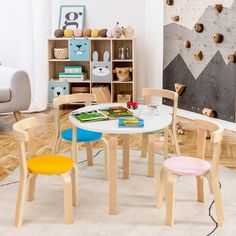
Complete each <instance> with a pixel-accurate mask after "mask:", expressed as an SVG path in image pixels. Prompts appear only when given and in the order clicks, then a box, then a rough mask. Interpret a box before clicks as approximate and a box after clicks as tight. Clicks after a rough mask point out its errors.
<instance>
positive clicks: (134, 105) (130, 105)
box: [127, 102, 138, 109]
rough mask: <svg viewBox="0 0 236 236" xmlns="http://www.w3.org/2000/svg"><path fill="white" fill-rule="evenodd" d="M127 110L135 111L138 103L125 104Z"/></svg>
mask: <svg viewBox="0 0 236 236" xmlns="http://www.w3.org/2000/svg"><path fill="white" fill-rule="evenodd" d="M127 108H129V109H130V108H132V109H137V108H138V103H137V102H127Z"/></svg>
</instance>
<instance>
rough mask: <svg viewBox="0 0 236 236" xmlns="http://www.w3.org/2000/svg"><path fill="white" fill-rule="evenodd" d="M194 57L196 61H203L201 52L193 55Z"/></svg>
mask: <svg viewBox="0 0 236 236" xmlns="http://www.w3.org/2000/svg"><path fill="white" fill-rule="evenodd" d="M194 57H195V59H196V60H197V61H201V60H202V59H203V54H202V51H197V52H196V53H195V54H194Z"/></svg>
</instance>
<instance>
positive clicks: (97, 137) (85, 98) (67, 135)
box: [53, 93, 108, 179]
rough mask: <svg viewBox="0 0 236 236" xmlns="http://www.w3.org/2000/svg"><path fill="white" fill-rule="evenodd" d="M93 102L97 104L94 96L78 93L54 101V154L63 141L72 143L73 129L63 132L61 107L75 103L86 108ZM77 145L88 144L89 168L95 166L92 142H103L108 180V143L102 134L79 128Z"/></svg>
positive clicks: (77, 130)
mask: <svg viewBox="0 0 236 236" xmlns="http://www.w3.org/2000/svg"><path fill="white" fill-rule="evenodd" d="M92 102H96V96H95V95H94V94H88V93H77V94H69V95H64V96H59V97H56V98H54V99H53V107H54V117H55V142H54V146H53V154H55V153H56V152H57V150H58V148H59V145H60V141H61V140H62V139H64V140H67V141H69V142H72V137H73V129H72V128H69V129H65V130H62V131H61V124H60V106H62V105H66V104H73V103H85V106H89V105H91V103H92ZM76 133H77V135H76V137H77V143H82V142H84V143H86V149H87V162H88V166H93V154H92V153H93V150H92V142H93V141H102V142H103V145H104V153H105V158H104V160H105V164H104V165H105V178H106V179H107V175H108V165H107V152H108V143H107V141H106V139H105V138H103V137H102V133H99V132H93V131H89V130H84V129H80V128H77V129H76Z"/></svg>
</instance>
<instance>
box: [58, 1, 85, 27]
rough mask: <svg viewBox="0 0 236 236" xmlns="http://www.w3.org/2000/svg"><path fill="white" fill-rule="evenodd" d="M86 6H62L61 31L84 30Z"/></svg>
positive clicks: (60, 16)
mask: <svg viewBox="0 0 236 236" xmlns="http://www.w3.org/2000/svg"><path fill="white" fill-rule="evenodd" d="M84 15H85V6H84V5H61V6H60V15H59V26H58V28H59V29H63V30H65V29H72V30H75V29H83V28H84V18H85V17H84Z"/></svg>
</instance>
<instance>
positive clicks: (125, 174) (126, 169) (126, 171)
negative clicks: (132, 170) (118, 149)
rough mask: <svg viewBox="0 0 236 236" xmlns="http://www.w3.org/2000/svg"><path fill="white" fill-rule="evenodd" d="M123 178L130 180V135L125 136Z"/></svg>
mask: <svg viewBox="0 0 236 236" xmlns="http://www.w3.org/2000/svg"><path fill="white" fill-rule="evenodd" d="M122 138H123V178H124V179H129V156H130V152H129V150H130V149H129V143H130V135H129V134H124V135H123V137H122Z"/></svg>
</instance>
